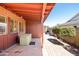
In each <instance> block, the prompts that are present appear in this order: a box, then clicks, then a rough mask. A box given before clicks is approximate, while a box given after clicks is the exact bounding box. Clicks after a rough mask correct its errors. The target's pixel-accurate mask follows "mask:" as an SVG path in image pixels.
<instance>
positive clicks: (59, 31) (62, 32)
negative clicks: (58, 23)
mask: <svg viewBox="0 0 79 59" xmlns="http://www.w3.org/2000/svg"><path fill="white" fill-rule="evenodd" d="M52 31H53V33H55V34H56V35H59V36H61V37H62V36H70V37H72V36H76V30H75V28H74V27H72V26H71V27H55V28H53V29H52Z"/></svg>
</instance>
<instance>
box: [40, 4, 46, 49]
mask: <svg viewBox="0 0 79 59" xmlns="http://www.w3.org/2000/svg"><path fill="white" fill-rule="evenodd" d="M46 6H47V3H43V8H42V16H41V23H42V48H43V41H44V36H43V33H44V29H43V22H44V17H45V15H44V13H45V10H46Z"/></svg>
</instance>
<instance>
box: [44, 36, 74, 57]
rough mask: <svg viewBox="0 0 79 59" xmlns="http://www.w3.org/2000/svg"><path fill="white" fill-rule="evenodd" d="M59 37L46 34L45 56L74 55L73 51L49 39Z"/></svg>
mask: <svg viewBox="0 0 79 59" xmlns="http://www.w3.org/2000/svg"><path fill="white" fill-rule="evenodd" d="M48 38H51V39H57V38H56V37H53V36H49V35H44V48H43V56H74V55H73V54H72V53H70V52H68V51H67V50H65V49H64V48H63V47H62V46H61V45H57V44H53V43H51V42H50V41H48V40H47V39H48Z"/></svg>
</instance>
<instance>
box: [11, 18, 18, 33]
mask: <svg viewBox="0 0 79 59" xmlns="http://www.w3.org/2000/svg"><path fill="white" fill-rule="evenodd" d="M17 26H18V23H17V22H16V21H15V20H13V19H11V21H10V32H17Z"/></svg>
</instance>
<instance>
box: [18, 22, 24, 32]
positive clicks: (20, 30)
mask: <svg viewBox="0 0 79 59" xmlns="http://www.w3.org/2000/svg"><path fill="white" fill-rule="evenodd" d="M23 30H24V28H23V22H19V32H23Z"/></svg>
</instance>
